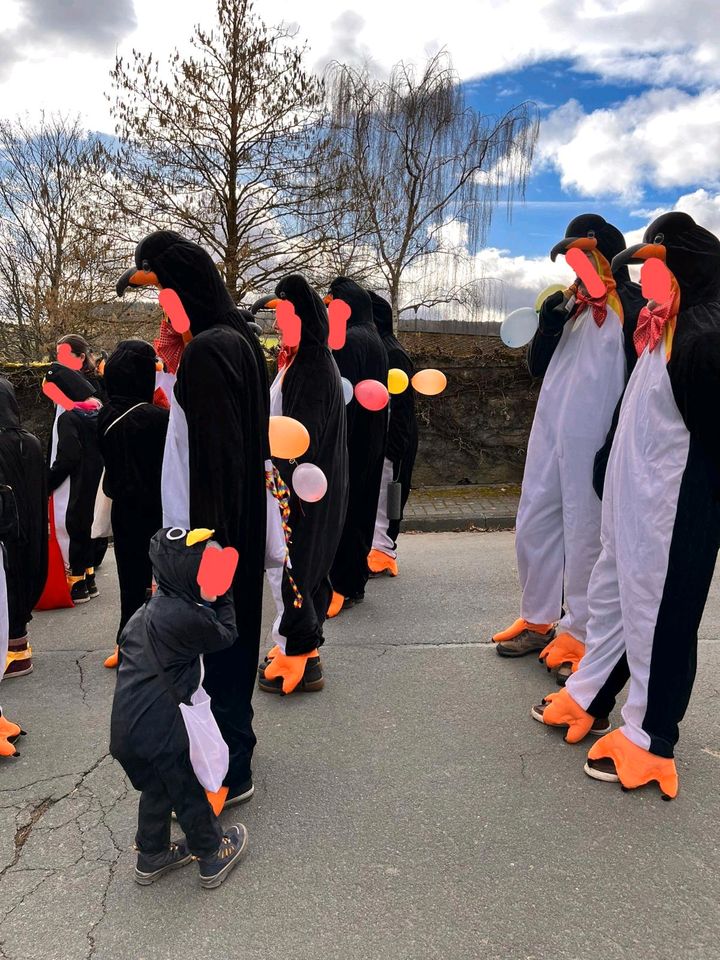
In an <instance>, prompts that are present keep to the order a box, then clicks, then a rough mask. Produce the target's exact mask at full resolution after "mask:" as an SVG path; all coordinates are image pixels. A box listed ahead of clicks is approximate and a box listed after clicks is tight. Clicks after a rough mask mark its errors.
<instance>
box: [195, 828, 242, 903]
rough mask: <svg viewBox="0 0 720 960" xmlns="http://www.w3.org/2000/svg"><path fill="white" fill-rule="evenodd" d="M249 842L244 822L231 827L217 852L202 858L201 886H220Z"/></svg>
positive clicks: (209, 888)
mask: <svg viewBox="0 0 720 960" xmlns="http://www.w3.org/2000/svg"><path fill="white" fill-rule="evenodd" d="M247 843H248V832H247V828H246V827H244V826H243V824H242V823H237V824H235V826H233V827H230V828H229V829H228V830H227V832H226V833H225V836H224V837H223V838H222V840H221V841H220V846H219V847H218V849H217V850H216V851H215V853H213V854H212V855H211V856H209V857H202V858H201V859H200V861H199V863H200V886H201V887H205V889H206V890H211V889H212V888H213V887H219V886H220V884H221V883H222V882H223V881H224V880H226V879H227V877H228V874H229V873H230V871H231V870H232V869H233V867H235V866H237V864H238V863H239V862H240V860H241V859H242V858H243V856H244V855H245V851H246V850H247Z"/></svg>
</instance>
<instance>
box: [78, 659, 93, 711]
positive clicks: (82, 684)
mask: <svg viewBox="0 0 720 960" xmlns="http://www.w3.org/2000/svg"><path fill="white" fill-rule="evenodd" d="M86 656H87V654H84V655H83V656H82V657H76V659H75V663H76V664H77V668H78V672H79V673H80V693H81V694H82V702H83V706H84V707H87V708H88V710H89V709H90V704H89V703H88V700H87V695H88V692H87V690H86V689H85V672H84V670H83V665H82V661H83V660H84V659H85V657H86Z"/></svg>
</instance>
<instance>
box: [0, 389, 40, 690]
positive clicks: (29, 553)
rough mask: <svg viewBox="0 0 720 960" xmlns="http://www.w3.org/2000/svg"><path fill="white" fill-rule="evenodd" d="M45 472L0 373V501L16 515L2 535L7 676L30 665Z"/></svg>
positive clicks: (16, 674)
mask: <svg viewBox="0 0 720 960" xmlns="http://www.w3.org/2000/svg"><path fill="white" fill-rule="evenodd" d="M46 475H47V468H46V466H45V457H44V456H43V451H42V446H41V444H40V441H39V440H38V439H37V437H35V436H33V435H32V434H31V433H28V431H27V430H23V428H22V425H21V423H20V411H19V409H18V404H17V399H16V397H15V390H14V389H13V386H12V384H11V383H10V381H9V380H6V379H5V378H4V377H0V485H1V486H0V500H2V501H3V502H4V499H5V497H8V498H9V500H8V503H7V507H8V510H9V511H10V512H11V513H12V514H13V516H15V515H16V518H17V523H15V522H13V523H12V524H10V525H8V526H7V527H6V528H5V530H4V533H3V535H2V538H1V539H2V543H3V546H4V548H5V568H6V576H7V603H8V638H7V639H8V652H7V657H6V660H5V661H0V663H2V666H3V668H4V670H5V677H6V679H7V678H9V677H22V676H25V675H27V674H29V673H31V672H32V669H33V663H32V649H31V647H30V643H29V641H28V630H27V627H28V623H29V622H30V620H32V609H33V607H34V606H35V604H36V603H37V602H38V600H39V599H40V595H41V594H42V592H43V587H44V585H45V576H46V572H47V567H48V522H47V519H48V518H47V485H46V480H47V477H46ZM0 506H2V504H0ZM2 513H3V515H4V514H5V513H6V511H5V510H3V511H2Z"/></svg>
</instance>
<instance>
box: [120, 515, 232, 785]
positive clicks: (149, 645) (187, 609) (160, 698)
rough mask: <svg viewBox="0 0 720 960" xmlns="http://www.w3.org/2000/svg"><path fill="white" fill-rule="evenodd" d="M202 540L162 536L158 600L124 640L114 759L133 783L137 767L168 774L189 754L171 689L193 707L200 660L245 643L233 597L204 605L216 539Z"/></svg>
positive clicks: (181, 532) (156, 551)
mask: <svg viewBox="0 0 720 960" xmlns="http://www.w3.org/2000/svg"><path fill="white" fill-rule="evenodd" d="M194 533H196V531H188V530H186V529H184V528H177V527H175V528H167V527H165V528H163V529H162V530H158V531H157V533H156V534H155V536H154V537H153V538H152V540H151V542H150V558H151V561H152V565H153V572H154V575H155V579H156V581H157V583H158V589H157V593H156V594H155V595H154V596H153V597H152V598H151V599H150V600H148V602H147V603H146V604H145V605H144V606H143V607H141V608H140V609H139V610H138V611H137V612H136V613H135V614H134V615H133V616H132V617H131V618H130V620H129V622H128V624H127V626H126V627H125V629H124V630H123V632H122V634H121V636H120V641H119V644H120V649H121V657H120V666H119V668H118V677H117V684H116V687H115V696H114V698H113V707H112V719H111V722H110V752H111V754H112V755H113V757H115V759H117V760H119V761H120V762H121V763H122V764H123V766H124V767H125V769H126V771H127V773H128V774H129V776H130V779H131V780H132V779H133V761H138V760H143V761H149V762H152V763H157V764H158V765H160V766H164V765H167V764H172V763H173V761H174V760H175V759H176V758H177V757H178V756H179V755H180V754H182V753H183V752H184V751H185V750H187V749H188V738H187V732H186V729H185V724H184V722H183V719H182V715H181V713H180V710H179V708H178V702H177V700H175V699H173V696H172V694H171V692H170V691H169V690H168V682H167V681H169V682H170V683H171V684H172V687H173V688H174V690H175V691H176V692H177V694H178V696H179V697H180V698H181V702H183V703H188V702H189V701H190V697H191V696H192V694H193V693H194V692H195V691H196V690H197V688H198V685H199V683H200V661H199V656H200V654H210V653H214V652H217V651H220V650H223V649H227V648H229V647H231V646H232V644H233V642H234V641H235V638H236V636H237V632H236V627H235V616H234V612H233V603H232V598H231V596H230V594H229V593H228V594H226V595H225V596H223V597H219V598H218V600H217V601H216V602H215V603H214V604H212V605H210V604H206V603H204V602H203V601H202V600H201V596H200V587H199V586H198V582H197V575H198V571H199V569H200V563H201V561H202V556H203V553H204V552H205V549H206V547H207V546H208V542H209V540H208V539H207V537H208V535H209V534H210V531H199V533H200V535H201V536H203V537H204V539H202V540H200V541H197V542H196V541H195V539H194V537H193V534H194ZM160 670H162V671H163V673H164V674H165V675H166V679H165V678H163V677H161V676H160V673H159V671H160ZM140 788H141V789H142V787H140Z"/></svg>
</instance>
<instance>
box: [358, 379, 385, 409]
mask: <svg viewBox="0 0 720 960" xmlns="http://www.w3.org/2000/svg"><path fill="white" fill-rule="evenodd" d="M355 399H356V400H357V402H358V403H359V404H360V406H361V407H365V409H366V410H384V409H385V407H386V406H387V405H388V401H389V400H390V394H389V393H388V389H387V387H386V386H385V384H384V383H380V381H379V380H361V381H360V383H358V384H356V385H355Z"/></svg>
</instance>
